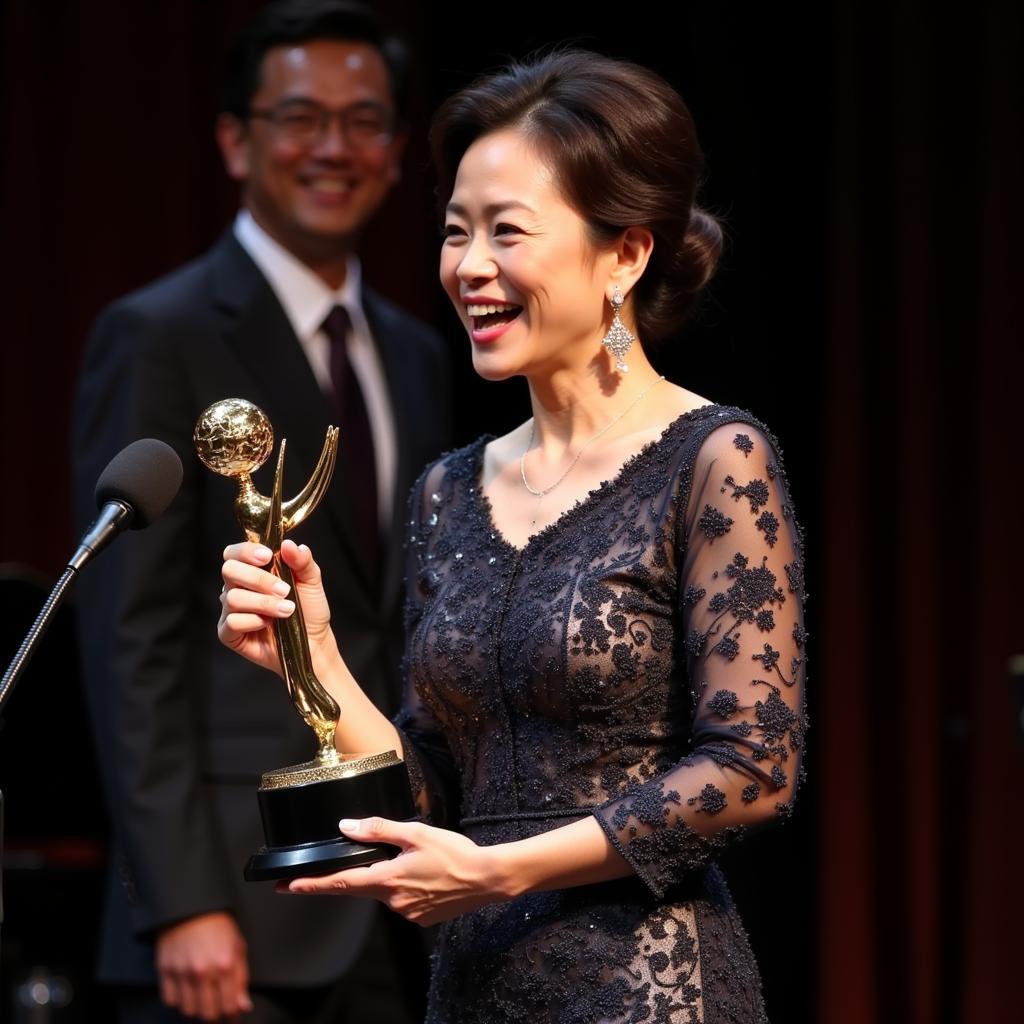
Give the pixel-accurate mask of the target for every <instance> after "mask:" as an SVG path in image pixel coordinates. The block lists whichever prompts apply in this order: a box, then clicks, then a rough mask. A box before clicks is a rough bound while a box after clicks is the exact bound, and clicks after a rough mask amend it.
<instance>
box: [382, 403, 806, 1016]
mask: <svg viewBox="0 0 1024 1024" xmlns="http://www.w3.org/2000/svg"><path fill="white" fill-rule="evenodd" d="M488 440H489V438H486V437H485V438H481V439H480V440H478V441H476V442H475V443H474V444H472V445H469V446H468V447H466V448H463V449H460V450H459V451H456V452H453V453H450V454H448V455H446V456H444V457H443V458H442V459H440V460H439V461H438V462H436V463H434V464H433V465H432V466H430V467H428V469H427V470H426V471H425V472H424V474H423V476H421V478H420V480H419V482H418V483H417V485H416V488H415V489H414V491H413V496H412V501H411V514H410V517H409V518H410V523H409V530H408V566H407V585H408V600H407V607H406V615H407V637H408V642H407V650H406V675H407V680H408V690H407V694H406V699H405V703H404V705H403V709H402V711H401V712H400V714H399V716H398V717H397V719H396V724H397V725H398V727H399V729H400V730H401V731H402V734H403V743H404V747H405V756H406V760H407V764H408V767H409V771H410V776H411V778H412V782H413V789H414V792H415V795H416V799H417V803H418V806H419V809H420V813H421V815H422V816H423V818H424V820H427V821H429V822H431V823H432V824H436V825H440V826H443V827H447V828H454V829H458V830H459V831H462V832H464V833H465V834H466V835H468V836H469V837H470V838H472V839H473V840H474V841H475V842H477V843H480V844H483V845H490V844H493V843H500V842H506V841H511V840H516V839H522V838H525V837H527V836H531V835H535V834H537V833H540V832H544V831H547V830H549V829H552V828H557V827H559V826H560V825H564V824H567V823H569V822H571V821H575V820H578V819H580V818H583V817H586V816H589V815H593V816H594V817H596V819H597V821H598V822H599V823H600V825H601V827H602V828H603V829H604V831H605V834H606V835H607V836H608V839H609V840H610V842H611V843H612V844H613V845H614V846H615V848H616V849H617V850H618V851H619V852H620V853H621V854H622V856H623V857H625V859H626V860H627V861H628V862H629V864H630V865H631V866H632V867H633V869H634V871H635V874H634V875H633V876H631V877H628V878H625V879H621V880H618V881H614V882H605V883H601V884H595V885H586V886H580V887H575V888H569V889H561V890H557V891H552V892H543V893H532V894H527V895H525V896H521V897H519V898H517V899H515V900H513V901H511V902H507V903H502V904H495V905H492V906H488V907H484V908H482V909H480V910H478V911H474V912H472V913H469V914H465V915H463V916H461V917H459V918H456V919H455V920H453V921H450V922H448V923H447V924H445V925H444V926H442V929H441V934H440V937H439V941H438V947H437V952H436V953H435V961H434V970H433V978H432V983H431V993H430V1010H429V1013H428V1022H429V1024H506V1022H508V1024H511V1022H520V1021H529V1022H531V1024H542V1022H551V1024H555V1022H558V1024H620V1022H621V1024H626V1022H629V1024H632V1022H639V1021H645V1022H649V1024H690V1022H704V1024H718V1022H723V1021H729V1022H737V1024H754V1022H760V1021H764V1020H765V1015H764V1008H763V1005H762V1000H761V987H760V978H759V975H758V971H757V965H756V963H755V961H754V958H753V956H752V954H751V950H750V946H749V943H748V940H747V936H746V933H745V932H744V930H743V927H742V925H741V923H740V921H739V918H738V915H737V913H736V911H735V909H734V907H733V904H732V901H731V898H730V896H729V892H728V889H727V888H726V885H725V882H724V880H723V878H722V875H721V872H720V871H719V870H718V868H717V867H716V866H715V864H714V857H715V854H716V851H718V850H719V849H721V848H723V847H724V846H726V845H727V844H731V843H734V842H737V841H738V840H741V839H742V838H743V836H744V835H746V834H749V832H750V831H751V830H754V829H757V828H760V827H763V826H765V825H767V824H769V823H770V822H772V821H774V820H777V819H780V818H784V817H786V816H787V815H788V814H789V813H790V811H791V809H792V806H793V799H794V795H795V792H796V788H797V784H798V780H799V777H800V772H801V769H800V761H801V750H802V747H803V737H804V732H805V729H806V725H807V719H806V714H805V707H804V676H805V656H804V644H805V639H806V636H807V634H806V633H805V631H804V624H803V599H804V583H803V565H804V563H803V543H802V536H801V533H800V530H799V528H798V526H797V524H796V521H795V518H794V514H793V510H792V507H791V505H790V499H789V493H788V489H787V486H786V482H785V477H784V474H783V471H782V466H781V463H780V459H779V453H778V446H777V444H776V443H775V441H774V439H773V438H772V437H771V435H770V434H769V433H768V431H767V430H766V429H765V428H764V427H763V426H762V425H761V424H759V423H758V422H757V420H755V419H754V418H753V417H752V416H750V414H749V413H746V412H743V411H742V410H739V409H735V408H730V407H723V406H719V405H708V406H704V407H703V408H700V409H697V410H694V411H693V412H689V413H685V414H683V415H682V416H680V417H679V418H678V419H676V420H674V421H673V422H672V423H671V424H670V425H669V426H668V427H667V428H666V430H665V431H664V433H663V434H662V435H661V437H660V438H659V439H658V440H656V441H654V442H652V443H651V444H648V445H647V446H646V447H645V448H643V449H642V450H641V451H640V452H639V453H638V454H637V455H635V456H634V457H633V458H631V459H630V460H629V461H628V462H627V463H626V464H625V465H624V466H623V467H622V469H621V470H620V471H619V473H618V474H617V475H616V476H615V477H614V478H613V479H612V480H611V481H609V482H607V483H605V484H603V485H602V486H601V487H599V488H597V489H596V490H593V491H591V492H590V494H589V496H588V497H587V498H586V499H585V500H584V501H582V502H580V503H578V504H577V505H576V506H574V507H573V508H572V509H570V510H569V511H568V512H566V513H565V514H564V515H562V517H561V518H559V519H558V520H556V521H555V522H554V523H552V524H551V525H550V526H548V527H546V528H545V529H543V530H541V531H540V532H539V533H537V534H535V535H534V536H533V537H531V538H530V540H529V541H528V542H527V544H526V545H525V546H524V547H522V548H517V547H515V546H513V545H512V544H510V543H509V542H507V541H506V540H505V539H504V538H503V537H502V535H501V534H500V532H499V531H498V530H497V529H496V527H495V526H494V521H493V517H492V515H491V510H490V506H489V504H488V502H487V499H486V497H485V495H483V494H482V492H481V490H480V474H481V467H482V462H483V452H484V446H485V444H486V442H487V441H488Z"/></svg>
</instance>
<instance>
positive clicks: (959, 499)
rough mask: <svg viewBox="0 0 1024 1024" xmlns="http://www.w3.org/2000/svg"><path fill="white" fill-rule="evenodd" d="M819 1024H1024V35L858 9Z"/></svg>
mask: <svg viewBox="0 0 1024 1024" xmlns="http://www.w3.org/2000/svg"><path fill="white" fill-rule="evenodd" d="M836 10H837V17H836V26H835V27H836V46H835V54H836V60H835V65H834V66H835V89H834V96H835V117H834V126H833V128H834V139H835V149H834V164H833V167H834V170H833V181H832V184H833V187H832V209H833V223H832V227H833V230H832V251H831V265H830V275H829V276H830V282H831V289H830V298H829V303H830V325H829V367H828V376H829V383H828V403H827V408H828V414H827V422H826V424H825V430H826V436H827V449H828V459H827V470H826V474H827V490H826V496H825V516H824V524H825V528H824V539H825V559H826V561H825V591H826V593H825V598H824V600H823V602H822V609H823V612H824V622H823V625H824V630H823V633H824V635H823V638H822V643H821V645H820V651H821V658H820V660H821V661H822V662H823V664H822V666H821V668H820V669H819V671H818V677H819V679H821V680H822V692H821V694H820V695H819V717H818V725H819V728H818V730H817V741H818V743H820V744H821V745H822V763H821V775H820V778H819V789H818V792H819V803H820V807H819V822H820V852H821V870H820V894H821V901H820V916H819V922H820V951H821V952H820V957H821V960H820V962H821V984H820V989H819V1019H820V1020H822V1021H828V1022H829V1024H847V1022H849V1024H863V1022H865V1021H901V1022H910V1024H925V1022H928V1024H932V1022H938V1021H943V1022H944V1021H963V1022H971V1024H983V1022H985V1024H987V1022H992V1024H995V1022H999V1021H1008V1020H1011V1019H1018V1017H1017V1014H1018V1013H1019V1005H1018V1000H1019V992H1020V978H1019V970H1020V956H1021V950H1022V945H1021V940H1020V921H1021V920H1022V918H1024V889H1022V887H1021V885H1020V884H1019V875H1018V873H1017V865H1018V864H1019V860H1020V851H1021V849H1022V840H1024V825H1022V817H1021V813H1020V806H1021V805H1020V788H1021V783H1022V782H1024V744H1022V742H1021V729H1022V725H1024V723H1021V722H1020V720H1019V715H1020V708H1019V707H1015V705H1014V703H1013V701H1012V699H1011V688H1010V683H1009V678H1008V661H1009V658H1010V657H1011V655H1012V654H1014V653H1020V652H1022V651H1024V628H1022V627H1024V590H1022V587H1021V585H1020V580H1021V574H1022V570H1024V545H1022V543H1021V539H1020V532H1021V531H1020V527H1021V522H1022V509H1024V504H1022V499H1024V477H1022V474H1021V471H1020V470H1021V458H1020V426H1021V416H1020V408H1021V404H1020V403H1021V397H1020V389H1021V382H1022V379H1024V376H1022V370H1024V365H1022V358H1021V345H1020V337H1019V331H1020V327H1019V325H1020V318H1019V312H1020V308H1019V307H1020V303H1019V295H1020V286H1021V283H1022V282H1021V280H1020V275H1019V269H1020V266H1021V261H1020V257H1019V254H1018V251H1017V250H1018V247H1019V239H1020V238H1021V236H1022V229H1024V217H1022V211H1024V206H1022V203H1021V200H1020V188H1021V184H1022V182H1024V174H1022V171H1024V161H1022V137H1021V120H1020V111H1021V109H1022V103H1021V101H1022V99H1024V90H1022V80H1021V76H1020V70H1019V68H1020V54H1021V52H1022V50H1021V41H1022V40H1021V15H1020V12H1019V8H1018V7H1017V6H1015V5H1010V4H1005V5H992V6H990V7H988V8H984V9H983V10H982V11H981V12H978V13H977V14H976V15H975V14H972V16H971V17H968V18H965V17H964V16H963V11H962V10H961V11H959V12H958V13H956V14H954V13H949V14H946V15H943V16H940V15H939V14H938V11H937V8H935V6H934V5H930V4H926V3H923V2H911V0H904V2H898V3H896V4H893V5H885V6H880V5H873V4H872V5H867V6H864V5H859V4H857V5H855V4H852V3H847V4H843V5H841V6H837V9H836Z"/></svg>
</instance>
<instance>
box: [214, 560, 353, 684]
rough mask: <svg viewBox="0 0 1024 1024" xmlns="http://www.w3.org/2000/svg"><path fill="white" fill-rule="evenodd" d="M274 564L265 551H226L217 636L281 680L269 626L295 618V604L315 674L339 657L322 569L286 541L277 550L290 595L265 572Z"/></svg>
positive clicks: (272, 632)
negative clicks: (286, 569)
mask: <svg viewBox="0 0 1024 1024" xmlns="http://www.w3.org/2000/svg"><path fill="white" fill-rule="evenodd" d="M272 558H273V552H271V550H270V549H269V548H267V547H264V546H263V545H262V544H252V543H250V542H248V541H245V542H243V543H241V544H231V545H229V546H228V547H227V548H225V549H224V566H223V568H222V569H221V575H222V576H223V577H224V590H223V592H222V593H221V598H220V604H221V613H220V620H219V621H218V623H217V635H218V637H220V642H221V643H222V644H224V645H225V646H226V647H230V648H231V650H233V651H235V652H236V653H238V654H240V655H242V657H243V658H247V659H248V660H249V661H251V662H253V663H255V664H256V665H260V666H261V667H262V668H266V669H270V670H271V671H272V672H276V673H277V674H278V675H280V674H281V662H280V659H279V658H278V655H277V643H276V642H275V640H274V630H273V624H274V620H275V619H286V618H288V616H290V615H292V614H293V613H294V611H295V605H294V603H293V602H294V601H295V600H296V599H297V600H299V601H301V602H302V614H303V618H304V619H305V622H306V634H307V636H308V637H309V650H310V655H311V656H312V659H313V665H314V668H315V667H316V666H317V665H318V664H323V663H324V662H326V661H327V660H329V659H330V657H331V656H332V655H335V656H336V653H337V646H336V645H335V642H334V634H333V633H332V632H331V625H330V623H331V610H330V607H329V606H328V604H327V596H326V595H325V594H324V588H323V583H322V582H321V578H320V567H319V566H318V565H317V564H316V562H315V561H314V560H313V555H312V552H311V551H310V550H309V548H308V547H306V545H305V544H303V545H302V546H298V545H296V544H295V542H294V541H290V540H286V541H285V542H284V543H283V544H282V545H281V558H282V559H283V560H284V561H285V563H286V564H287V565H288V567H289V568H290V569H291V570H292V576H293V577H294V579H295V590H296V593H295V594H290V593H288V586H287V584H286V583H284V582H283V581H282V580H281V579H279V578H278V577H277V576H275V575H274V574H273V573H272V572H269V571H268V570H267V569H265V568H264V566H267V565H269V564H270V562H271V560H272Z"/></svg>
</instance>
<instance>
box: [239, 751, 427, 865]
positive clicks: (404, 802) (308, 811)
mask: <svg viewBox="0 0 1024 1024" xmlns="http://www.w3.org/2000/svg"><path fill="white" fill-rule="evenodd" d="M381 757H382V758H383V755H381ZM391 758H392V760H391V761H390V762H388V763H384V764H382V765H381V766H380V767H371V768H369V769H368V770H366V771H359V772H356V773H354V774H343V775H342V776H341V777H339V778H319V779H316V780H315V781H310V782H299V783H298V784H294V785H293V784H284V785H282V784H280V782H278V783H277V784H276V785H273V786H269V787H268V786H267V785H266V782H267V779H268V777H269V776H264V785H263V786H261V787H260V789H259V791H258V794H257V795H258V797H259V804H260V815H261V817H262V818H263V832H264V835H265V836H266V839H267V845H266V846H264V847H261V848H260V850H259V851H258V852H257V853H255V854H253V855H252V856H251V857H250V858H249V863H248V864H246V866H245V872H244V875H245V880H246V881H247V882H265V881H270V880H273V879H280V878H304V877H315V876H317V875H329V874H332V873H333V872H335V871H342V870H344V869H345V868H355V867H361V866H363V865H366V864H373V863H375V862H376V861H379V860H388V859H389V858H391V857H394V856H395V855H396V854H397V853H398V847H397V846H392V845H390V844H387V843H358V842H354V841H353V840H351V839H347V838H346V837H345V836H342V835H341V834H340V833H339V832H338V822H339V820H340V819H342V818H367V817H371V816H373V815H379V816H380V817H382V818H390V819H392V820H394V821H415V820H416V807H415V805H414V803H413V799H412V792H411V789H410V787H409V774H408V772H407V771H406V768H405V762H404V761H401V760H399V759H398V758H397V757H395V756H394V755H391ZM371 763H372V762H371ZM306 767H307V766H300V767H299V768H298V769H295V775H296V778H298V779H302V778H303V777H304V776H307V775H309V774H310V772H308V771H304V769H306ZM287 774H288V773H287V772H278V773H273V775H274V777H275V778H276V779H280V778H282V777H287Z"/></svg>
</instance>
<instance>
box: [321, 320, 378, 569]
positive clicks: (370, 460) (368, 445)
mask: <svg viewBox="0 0 1024 1024" xmlns="http://www.w3.org/2000/svg"><path fill="white" fill-rule="evenodd" d="M351 328H352V321H351V319H350V318H349V315H348V311H347V310H346V309H345V307H344V306H335V307H334V309H332V310H331V312H330V313H329V314H328V316H327V319H326V320H325V321H324V326H323V330H324V333H325V334H326V335H327V338H328V340H329V341H330V343H331V383H332V384H333V386H334V395H333V406H334V412H335V415H336V416H337V418H338V420H337V422H338V427H339V431H340V436H339V438H338V469H339V470H340V471H341V477H342V480H343V481H344V487H345V491H346V499H347V500H348V503H349V508H350V509H351V510H352V519H353V522H354V524H355V528H356V533H357V535H358V539H359V543H360V545H362V547H363V550H364V551H365V552H366V554H367V555H368V556H369V561H370V566H371V569H372V570H373V571H374V573H376V569H377V563H378V559H379V547H380V521H379V518H378V512H377V462H376V459H375V458H374V451H373V431H372V430H371V429H370V417H369V415H368V414H367V411H366V401H365V400H364V398H363V389H362V388H361V387H360V386H359V378H358V377H357V376H356V373H355V370H353V369H352V364H351V363H350V362H349V358H348V335H349V331H350V330H351Z"/></svg>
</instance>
